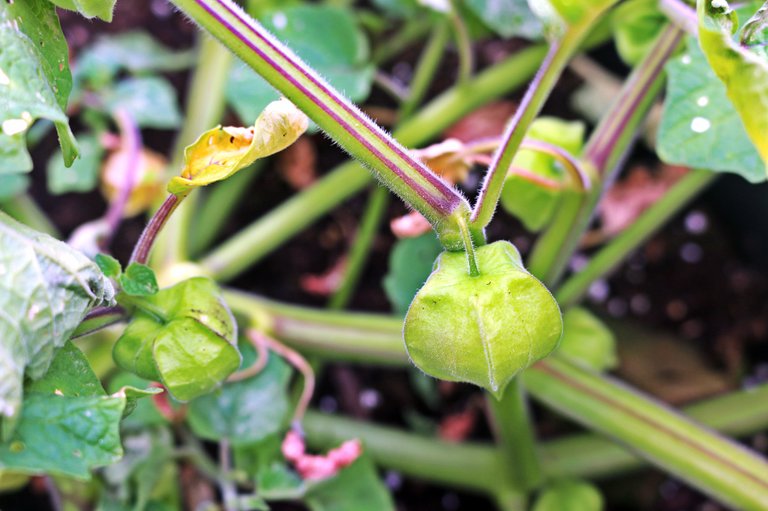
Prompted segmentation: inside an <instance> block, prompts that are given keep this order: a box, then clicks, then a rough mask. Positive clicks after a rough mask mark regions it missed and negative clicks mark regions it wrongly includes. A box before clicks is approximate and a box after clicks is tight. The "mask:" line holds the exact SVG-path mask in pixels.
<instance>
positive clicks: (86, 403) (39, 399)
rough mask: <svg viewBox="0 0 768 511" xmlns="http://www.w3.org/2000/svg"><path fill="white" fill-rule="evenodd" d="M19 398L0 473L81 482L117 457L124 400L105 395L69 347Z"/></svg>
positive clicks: (1, 453)
mask: <svg viewBox="0 0 768 511" xmlns="http://www.w3.org/2000/svg"><path fill="white" fill-rule="evenodd" d="M25 393H26V399H25V400H24V408H23V409H22V412H21V417H20V419H19V422H18V425H17V427H16V429H15V432H14V434H13V436H12V437H11V438H10V439H9V441H7V442H5V443H2V444H0V469H12V470H15V471H20V472H24V473H29V474H40V473H49V474H61V475H67V476H72V477H77V478H81V479H87V478H88V477H89V476H90V470H91V469H93V468H96V467H100V466H104V465H108V464H111V463H114V462H115V461H117V460H118V459H119V458H120V457H121V456H122V448H121V445H120V437H119V425H120V419H121V417H122V414H123V409H124V407H125V403H126V399H125V397H124V396H121V395H114V396H107V395H106V393H105V392H104V389H103V388H102V387H101V384H100V383H99V380H98V378H97V377H96V375H95V374H94V373H93V370H92V369H91V368H90V366H89V364H88V361H87V360H86V358H85V356H84V355H83V354H82V352H81V351H80V350H79V349H77V348H76V347H75V346H74V345H73V344H72V343H67V344H66V345H65V346H64V347H63V348H62V349H60V350H59V351H58V353H57V355H56V357H55V358H54V359H53V362H52V363H51V366H50V369H49V370H48V372H47V373H46V374H45V376H44V377H43V378H42V379H40V380H38V381H36V382H33V383H31V384H30V385H29V386H27V387H26V388H25Z"/></svg>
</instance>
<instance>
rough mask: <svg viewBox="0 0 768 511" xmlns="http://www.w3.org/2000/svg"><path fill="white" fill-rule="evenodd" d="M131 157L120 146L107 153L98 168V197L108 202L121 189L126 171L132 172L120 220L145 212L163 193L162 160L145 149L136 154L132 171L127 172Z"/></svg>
mask: <svg viewBox="0 0 768 511" xmlns="http://www.w3.org/2000/svg"><path fill="white" fill-rule="evenodd" d="M130 165H131V155H130V153H129V151H128V150H127V149H125V148H124V147H121V148H120V149H118V150H117V151H115V152H113V153H112V154H110V155H109V156H108V157H107V159H106V160H105V161H104V165H103V166H102V168H101V194H102V195H103V196H104V198H105V199H107V201H108V202H110V203H111V202H113V201H114V200H116V199H117V196H118V194H119V193H120V190H122V189H123V187H124V186H125V177H126V172H130V171H133V172H135V175H134V179H135V181H136V182H135V183H134V186H133V189H132V190H131V195H130V196H129V197H128V203H127V204H126V205H125V209H124V210H123V216H124V217H132V216H136V215H138V214H139V213H142V212H144V211H146V210H147V209H149V208H150V207H151V206H152V205H153V204H155V203H156V202H157V201H158V199H160V198H162V196H163V194H164V193H165V189H164V188H165V176H164V171H165V168H166V166H167V165H168V161H167V160H166V159H165V157H164V156H163V155H162V154H160V153H156V152H154V151H152V150H149V149H147V148H142V149H141V151H139V161H138V165H137V168H136V169H131V168H130Z"/></svg>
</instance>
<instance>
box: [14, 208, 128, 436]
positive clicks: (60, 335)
mask: <svg viewBox="0 0 768 511" xmlns="http://www.w3.org/2000/svg"><path fill="white" fill-rule="evenodd" d="M113 297H114V290H113V289H112V285H111V284H110V282H109V280H108V279H107V278H105V277H104V276H103V275H102V273H101V271H100V270H99V268H98V266H96V264H95V263H93V262H92V261H91V260H89V259H88V258H87V257H85V256H84V255H82V254H81V253H79V252H77V251H75V250H74V249H72V248H70V247H69V246H67V245H66V244H64V243H62V242H60V241H58V240H56V239H54V238H52V237H50V236H48V235H46V234H42V233H39V232H36V231H34V230H32V229H30V228H28V227H26V226H24V225H22V224H20V223H19V222H17V221H15V220H13V219H12V218H10V217H8V216H7V215H5V214H4V213H0V415H2V416H5V417H7V418H13V417H16V415H17V414H18V412H19V409H20V406H21V396H22V382H23V379H24V377H25V376H26V377H27V378H31V379H38V378H40V377H41V376H43V375H44V374H45V372H46V371H47V370H48V367H49V365H50V363H51V360H53V357H54V355H55V353H56V351H57V350H58V349H59V348H60V347H61V346H63V345H64V343H65V342H66V341H67V339H69V337H70V335H71V334H72V332H73V331H74V330H75V328H76V327H77V325H78V324H79V323H80V321H81V320H82V318H83V317H84V316H85V313H86V312H87V311H88V310H89V309H90V308H91V307H93V306H96V305H102V304H110V303H111V302H112V300H113ZM5 426H6V425H5V423H3V431H4V433H6V434H7V433H8V430H7V428H6V427H5Z"/></svg>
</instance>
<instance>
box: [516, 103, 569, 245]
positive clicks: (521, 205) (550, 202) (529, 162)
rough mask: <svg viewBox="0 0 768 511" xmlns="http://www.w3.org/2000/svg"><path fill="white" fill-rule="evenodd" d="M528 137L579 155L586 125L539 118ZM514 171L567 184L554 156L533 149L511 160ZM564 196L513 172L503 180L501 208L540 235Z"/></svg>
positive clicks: (521, 151) (558, 190) (552, 118)
mask: <svg viewBox="0 0 768 511" xmlns="http://www.w3.org/2000/svg"><path fill="white" fill-rule="evenodd" d="M527 138H529V139H533V140H539V141H542V142H548V143H550V144H554V145H556V146H559V147H561V148H563V149H565V150H566V151H568V152H569V153H570V154H572V155H574V156H578V155H579V154H581V148H582V145H583V143H584V123H582V122H580V121H571V122H567V121H563V120H560V119H557V118H554V117H540V118H538V119H536V120H535V121H534V122H533V124H531V127H530V128H529V130H528V134H527ZM512 168H513V169H522V170H525V171H527V172H529V173H532V174H534V175H536V176H540V177H543V178H546V179H547V180H549V181H552V182H553V183H555V184H556V185H557V186H558V187H559V186H561V185H562V184H563V183H564V182H566V181H567V177H566V176H565V175H564V172H563V170H562V168H561V167H560V164H559V163H557V162H556V161H555V159H554V158H553V157H552V156H549V155H546V154H542V153H540V152H536V151H532V150H530V149H520V151H518V153H517V154H516V155H515V158H514V160H512ZM561 196H562V190H561V189H559V188H554V189H553V188H546V187H544V186H542V185H540V184H538V183H535V182H533V181H531V180H530V179H527V178H525V177H524V176H522V175H520V174H517V173H515V172H511V173H510V174H509V175H508V176H507V178H506V180H505V181H504V189H503V190H502V193H501V206H502V207H503V208H504V210H505V211H506V212H507V213H509V214H511V215H514V216H515V217H517V218H519V219H520V221H521V222H522V223H523V225H525V227H526V229H528V230H529V231H532V232H538V231H540V230H541V229H543V228H544V227H546V226H547V225H548V224H549V222H550V220H552V217H553V216H554V214H555V211H556V210H557V206H558V204H559V203H560V198H561Z"/></svg>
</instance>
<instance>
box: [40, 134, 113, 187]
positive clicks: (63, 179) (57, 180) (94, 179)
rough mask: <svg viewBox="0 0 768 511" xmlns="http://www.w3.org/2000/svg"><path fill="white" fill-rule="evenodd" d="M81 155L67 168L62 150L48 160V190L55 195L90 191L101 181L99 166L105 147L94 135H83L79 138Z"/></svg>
mask: <svg viewBox="0 0 768 511" xmlns="http://www.w3.org/2000/svg"><path fill="white" fill-rule="evenodd" d="M78 142H79V146H80V157H79V158H78V159H76V160H75V161H74V163H72V166H71V167H69V168H67V167H66V166H65V165H64V160H63V159H62V155H61V153H60V152H57V153H56V154H54V155H53V156H51V158H50V159H49V160H48V165H47V167H46V171H47V173H48V181H47V182H48V191H49V192H50V193H52V194H54V195H60V194H62V193H70V192H90V191H92V190H94V189H95V188H96V185H97V184H98V181H99V167H100V166H101V159H102V156H103V155H104V148H103V147H102V145H101V143H100V142H99V140H98V139H97V138H96V137H95V136H93V135H83V136H81V137H80V138H79V140H78Z"/></svg>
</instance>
